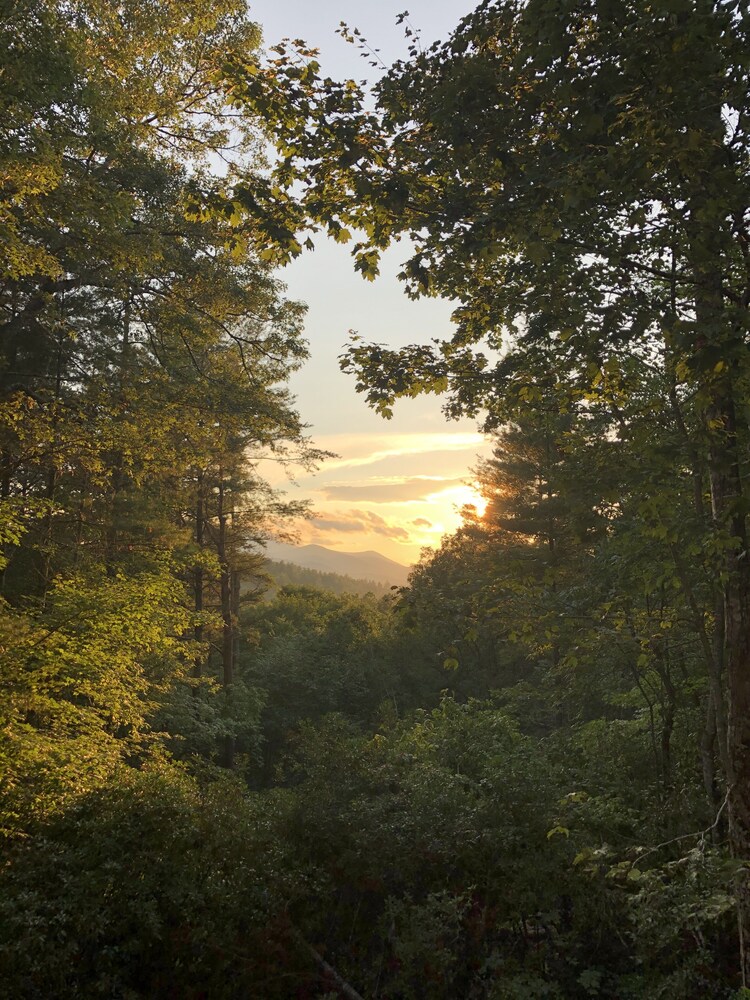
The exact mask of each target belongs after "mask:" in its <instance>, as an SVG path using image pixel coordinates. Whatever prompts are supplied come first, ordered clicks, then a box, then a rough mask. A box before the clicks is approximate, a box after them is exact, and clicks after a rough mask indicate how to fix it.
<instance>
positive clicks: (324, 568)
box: [266, 541, 409, 587]
mask: <svg viewBox="0 0 750 1000" xmlns="http://www.w3.org/2000/svg"><path fill="white" fill-rule="evenodd" d="M266 556H267V557H268V558H269V559H271V560H273V561H275V562H289V563H294V565H295V566H302V567H304V568H305V569H314V570H317V571H318V572H320V573H335V574H337V575H338V576H348V577H351V578H352V579H354V580H374V581H375V582H376V583H381V584H386V585H387V586H389V587H390V586H396V587H403V586H404V585H405V584H406V581H407V579H408V576H409V567H408V566H402V565H401V563H397V562H395V560H393V559H388V558H386V556H381V555H380V553H379V552H372V551H368V552H335V551H334V550H333V549H327V548H325V547H324V546H322V545H288V544H287V543H285V542H274V541H272V542H268V544H267V545H266Z"/></svg>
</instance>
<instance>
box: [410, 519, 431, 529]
mask: <svg viewBox="0 0 750 1000" xmlns="http://www.w3.org/2000/svg"><path fill="white" fill-rule="evenodd" d="M411 523H412V524H413V525H414V527H415V528H431V527H432V521H428V520H427V518H426V517H418V518H416V519H415V520H414V521H412V522H411Z"/></svg>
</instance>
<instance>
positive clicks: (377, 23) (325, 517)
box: [251, 0, 490, 564]
mask: <svg viewBox="0 0 750 1000" xmlns="http://www.w3.org/2000/svg"><path fill="white" fill-rule="evenodd" d="M473 7H474V4H473V3H472V2H471V0H429V2H428V0H418V2H411V3H409V10H410V12H411V14H410V21H411V23H412V24H413V26H414V27H415V28H421V32H422V41H423V44H425V45H427V44H429V43H431V42H432V41H434V40H435V39H437V38H444V37H445V36H446V35H447V34H448V33H449V32H450V30H451V28H452V27H454V26H455V25H456V24H457V23H458V21H459V20H460V18H461V17H462V16H463V15H465V14H466V13H468V12H469V11H470V10H472V9H473ZM403 9H404V0H395V2H391V0H378V2H374V0H373V2H369V0H367V2H365V0H359V2H357V0H349V2H342V0H316V2H315V3H312V4H311V3H309V2H302V0H276V2H272V0H261V2H258V3H256V4H254V5H253V6H252V7H251V13H252V15H253V16H254V17H255V18H256V19H257V20H258V22H259V23H260V24H261V25H262V27H263V32H264V38H265V42H266V44H267V45H272V44H274V42H277V41H279V40H281V39H282V38H283V37H285V36H289V37H293V38H304V39H305V40H306V41H307V42H308V43H309V44H311V45H314V46H316V47H318V48H319V49H320V61H321V64H322V66H323V70H324V72H325V73H326V74H328V75H331V76H338V77H348V76H353V77H356V78H357V79H362V78H364V77H366V76H368V75H371V74H373V73H374V71H373V70H372V69H371V68H370V67H369V66H368V65H367V63H366V62H365V61H363V60H362V59H361V58H360V57H359V56H358V54H357V52H356V50H355V49H354V48H353V47H352V46H350V45H348V44H346V43H345V42H344V41H343V40H342V39H340V38H339V37H338V36H337V35H336V28H337V27H338V25H339V23H340V22H341V21H342V20H344V21H346V22H347V23H348V24H349V25H350V26H351V27H359V28H360V30H361V31H362V33H363V34H364V35H365V36H366V37H367V39H368V41H369V42H370V43H371V44H372V45H373V46H377V47H378V48H380V49H381V55H382V58H383V61H384V62H385V63H390V62H392V61H394V60H395V59H397V58H399V57H400V56H404V55H405V54H406V42H405V40H404V38H403V29H402V28H398V27H396V17H397V15H398V14H399V13H400V12H401V11H403ZM405 256H406V249H405V248H399V247H395V248H393V249H392V250H390V251H389V252H388V254H387V255H386V257H385V259H384V261H383V264H382V266H381V277H380V278H379V279H377V280H376V281H375V282H372V283H369V282H366V281H364V280H363V279H362V278H361V277H360V276H359V275H358V274H355V273H354V270H353V267H352V262H351V258H350V256H349V252H348V250H347V248H346V247H342V246H339V245H337V244H334V243H333V242H331V241H328V240H326V239H323V238H318V239H317V240H316V249H315V251H314V252H312V253H305V254H304V255H303V256H302V257H301V258H299V259H298V260H297V261H295V262H294V263H293V264H291V265H290V266H289V267H288V268H286V269H285V270H284V271H283V272H282V273H281V274H280V277H281V279H282V280H283V281H285V282H286V284H287V287H288V295H289V296H290V297H291V298H294V299H299V300H301V301H303V302H305V303H307V305H308V314H307V321H306V324H305V328H306V336H307V338H308V340H309V342H310V349H311V354H312V358H311V360H310V361H309V362H308V363H307V365H306V366H305V368H304V370H303V371H302V372H300V373H298V374H297V375H296V376H295V377H294V378H293V380H292V389H293V391H294V393H295V394H296V396H297V400H298V406H299V410H300V413H301V415H302V417H303V419H304V420H305V422H306V423H308V424H309V425H310V434H311V436H312V438H313V440H314V443H315V444H316V445H317V446H318V447H320V448H324V449H326V450H329V451H333V452H335V453H336V454H337V455H338V456H339V457H338V458H337V459H331V460H329V461H328V462H326V463H325V464H324V465H323V466H322V468H321V469H320V471H319V472H318V473H317V474H316V475H315V476H310V475H307V474H303V473H299V474H298V478H297V480H296V482H295V483H294V484H290V483H288V482H287V480H286V477H285V474H284V472H283V470H280V469H273V470H271V469H270V467H268V468H264V469H263V473H264V475H266V476H267V478H268V479H269V480H270V481H271V482H272V483H273V484H274V485H276V486H279V487H284V488H286V489H287V490H288V491H289V493H290V495H291V496H293V497H295V498H298V497H309V498H310V499H312V501H313V503H314V507H315V517H314V518H313V519H312V520H311V521H309V522H303V523H301V524H300V525H299V526H298V527H299V534H300V541H301V542H302V543H307V542H316V543H318V544H320V545H325V546H327V547H329V548H333V549H338V550H342V551H349V552H354V551H363V550H366V549H374V550H375V551H377V552H381V553H382V554H383V555H386V556H388V557H389V558H391V559H395V560H396V561H397V562H400V563H404V564H410V563H412V562H414V561H416V559H417V558H418V557H419V552H420V550H421V548H422V547H423V546H425V545H435V544H437V543H439V541H440V537H441V535H442V534H443V533H445V532H449V531H452V530H454V529H455V528H456V527H457V526H458V524H459V522H460V517H459V514H458V509H459V508H460V507H461V506H462V505H463V504H465V503H472V502H474V503H476V502H478V497H477V496H476V494H475V493H474V491H473V489H472V488H471V486H470V485H468V484H470V483H471V480H472V475H471V471H470V470H471V467H472V466H474V465H475V464H476V461H477V457H478V456H486V455H488V454H489V450H490V449H489V446H488V445H487V443H486V441H485V439H484V438H483V436H482V435H481V434H479V433H477V428H476V423H475V422H474V421H471V420H466V421H462V422H460V423H456V422H450V423H448V422H447V421H446V420H445V418H444V417H443V415H442V413H441V408H440V407H441V402H440V400H439V399H438V398H436V397H434V396H429V397H423V398H421V399H417V400H403V401H400V402H399V403H397V405H396V409H395V414H394V417H393V419H392V420H390V421H385V420H383V419H382V418H381V417H378V416H376V415H375V414H374V413H372V412H371V411H369V410H368V408H367V406H366V404H365V402H364V399H363V398H362V397H361V396H358V395H357V393H356V392H355V389H354V380H353V379H352V378H351V377H350V376H346V375H343V374H342V373H341V372H340V371H339V369H338V363H337V358H338V356H339V354H341V352H342V349H343V348H344V346H345V345H346V342H347V339H348V335H349V331H350V330H355V331H356V332H357V333H359V334H360V335H361V336H362V337H364V339H365V340H367V341H371V340H372V341H379V342H381V343H388V344H390V345H392V346H396V345H402V344H408V343H415V342H422V341H427V340H429V339H430V338H432V337H441V336H445V335H447V334H448V333H449V332H450V329H451V322H450V313H451V305H450V303H448V302H444V301H439V300H434V299H433V300H427V301H421V302H412V301H410V300H409V299H407V298H406V296H405V295H404V293H403V291H402V288H401V285H400V283H399V282H398V280H397V278H396V275H397V273H398V271H399V270H400V264H401V262H402V260H403V259H404V257H405Z"/></svg>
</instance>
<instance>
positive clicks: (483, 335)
mask: <svg viewBox="0 0 750 1000" xmlns="http://www.w3.org/2000/svg"><path fill="white" fill-rule="evenodd" d="M749 34H750V12H749V11H748V9H747V5H746V4H745V3H743V2H727V3H719V2H714V0H669V2H664V3H660V4H657V5H654V4H651V3H646V2H643V0H628V2H626V3H618V4H614V3H601V2H593V0H591V2H588V3H584V4H581V3H572V2H568V0H563V2H558V0H555V2H552V0H530V2H528V3H526V2H516V0H489V2H485V3H483V4H481V5H480V6H479V8H478V9H477V10H476V11H475V12H474V13H473V14H471V15H469V16H468V17H466V18H465V19H464V20H463V21H462V22H461V24H460V25H459V27H458V28H457V29H456V31H455V32H454V34H453V36H452V37H451V38H450V39H449V40H448V41H447V42H446V43H442V44H436V45H435V46H433V47H431V48H430V49H428V50H427V51H426V52H419V51H418V50H417V48H414V49H413V50H412V54H411V58H410V60H409V61H408V62H400V63H397V64H396V65H395V66H393V67H392V68H391V70H390V71H389V72H388V73H387V74H386V75H385V76H384V77H383V79H382V80H381V81H380V83H379V84H378V85H377V88H376V97H377V107H376V109H375V110H374V111H369V110H367V109H366V108H365V106H364V104H363V99H362V94H361V91H360V90H359V89H358V88H357V86H356V85H353V84H343V85H340V86H339V85H332V84H331V83H330V81H328V80H325V79H322V78H321V77H320V76H319V75H318V72H317V67H316V66H315V65H314V64H309V63H308V65H307V69H306V74H307V75H305V73H303V72H301V71H300V69H299V65H298V59H299V56H297V55H289V54H288V53H287V54H285V53H281V54H280V59H279V60H277V61H276V64H275V65H273V66H271V67H270V68H268V69H266V70H265V71H260V72H253V73H250V74H247V73H246V74H244V75H243V74H242V72H241V68H237V72H236V79H237V84H236V93H237V94H238V95H240V96H241V97H242V98H243V99H244V100H246V101H247V102H248V104H249V105H250V106H252V107H256V108H259V109H262V111H263V113H265V114H267V115H268V116H269V117H271V118H273V125H274V127H275V128H276V130H277V135H278V136H279V137H280V144H279V148H280V151H281V161H280V163H279V166H278V168H277V176H278V177H279V178H280V179H281V180H282V181H289V180H291V179H294V180H296V181H298V182H300V181H301V183H302V184H303V188H302V192H301V195H300V197H301V200H302V202H303V204H304V205H305V206H306V208H307V209H308V211H309V212H310V213H311V215H312V216H313V217H314V218H316V219H318V220H321V221H322V222H323V224H324V225H326V226H327V227H328V229H329V231H331V232H333V233H334V234H336V233H339V234H341V232H342V230H344V229H346V228H347V227H351V228H354V227H356V228H358V229H359V230H361V231H362V232H363V234H364V235H363V237H362V239H361V240H360V241H359V242H358V243H357V244H356V245H355V249H354V253H355V258H356V261H355V266H357V267H358V268H359V269H360V270H362V271H363V273H364V274H365V275H366V276H367V275H372V274H373V273H375V272H376V269H377V259H378V256H379V252H380V251H381V249H382V248H383V247H384V246H386V245H387V244H388V243H389V242H390V241H391V240H392V239H394V238H395V237H396V236H398V235H401V234H406V235H408V236H409V237H410V239H411V240H412V242H413V253H412V255H411V257H410V258H409V260H407V262H406V264H405V265H404V270H403V277H404V280H405V282H406V286H407V291H408V292H409V294H412V295H415V296H419V295H424V294H441V295H444V296H446V297H448V298H451V299H453V300H457V301H458V305H457V308H456V310H455V313H454V316H455V319H456V321H457V332H456V334H455V336H454V337H453V338H452V339H451V340H450V341H447V342H444V343H439V344H436V345H430V346H419V345H417V346H413V347H411V348H407V349H405V350H403V351H400V352H396V351H389V350H388V349H386V348H384V347H382V346H379V345H375V346H367V345H361V344H355V345H354V346H353V347H352V349H351V350H350V352H349V354H348V360H347V365H348V367H349V368H350V369H351V370H353V371H354V372H356V374H357V375H358V378H359V386H360V388H361V389H362V390H363V391H366V392H367V393H368V399H369V401H370V402H371V403H372V404H374V405H375V406H377V407H378V408H379V409H380V410H381V412H383V413H385V414H386V415H387V414H388V412H389V408H390V405H391V403H392V400H393V399H394V398H396V397H398V396H400V395H405V394H413V393H415V392H418V391H439V392H443V391H447V392H448V403H447V410H448V412H449V413H451V414H458V413H466V412H474V411H475V410H476V409H477V408H479V407H480V406H481V404H483V403H487V402H489V403H490V404H495V403H498V402H500V408H499V412H500V413H504V414H508V413H509V412H512V404H514V403H517V404H518V406H519V407H520V408H523V406H524V405H527V404H528V403H529V402H531V401H530V400H529V398H528V394H526V395H524V390H523V382H524V378H523V373H525V372H529V371H530V368H529V364H528V360H533V358H534V356H535V353H537V354H538V348H539V345H542V346H543V347H544V349H545V350H547V351H548V352H549V353H550V355H551V356H552V357H553V358H554V364H555V367H556V369H559V370H564V371H566V372H569V373H571V374H572V375H573V376H574V377H575V379H576V381H577V382H578V385H579V387H580V388H581V389H582V390H583V391H587V392H591V393H593V394H594V395H596V396H597V397H598V398H601V399H602V400H603V401H605V402H606V403H607V404H608V405H609V407H610V410H611V412H612V414H613V420H614V423H615V425H616V420H617V403H618V392H617V391H612V389H611V386H608V385H607V378H606V377H605V376H606V375H607V373H608V372H609V371H610V370H611V369H612V368H613V366H616V365H617V363H618V360H619V359H620V358H621V357H623V356H624V357H626V358H633V357H636V356H640V357H646V358H647V357H649V356H653V355H658V356H660V357H661V358H662V359H663V360H664V363H665V365H666V367H667V369H668V371H669V372H670V374H671V378H672V385H673V394H674V398H676V399H677V401H678V403H679V404H680V405H683V404H684V402H685V401H686V400H687V399H688V398H692V399H693V400H694V401H695V405H696V407H697V412H698V413H699V416H700V421H699V423H698V424H697V426H695V427H694V429H693V431H692V433H691V437H690V442H689V443H690V446H691V449H692V451H693V453H694V455H695V456H696V457H697V458H698V463H697V464H696V465H695V466H694V468H695V469H696V471H698V470H699V469H700V468H704V469H705V470H706V473H707V478H708V480H709V484H710V494H711V508H712V525H711V528H710V534H711V536H712V537H718V538H719V539H720V540H721V541H720V547H721V548H722V551H723V556H722V559H723V562H722V566H721V570H720V579H721V585H722V589H723V608H722V614H721V615H720V616H717V622H718V625H717V627H718V628H720V629H721V630H722V635H723V641H722V642H721V644H720V646H721V649H722V652H723V656H724V658H725V663H726V676H727V690H728V707H727V752H726V762H727V768H728V774H727V781H728V789H729V801H730V828H731V833H730V835H731V842H732V848H733V851H734V853H735V855H736V856H737V857H738V858H740V859H748V858H750V791H749V790H750V624H749V623H750V563H749V562H748V560H747V558H746V557H745V553H746V552H747V531H746V523H745V520H746V513H747V496H746V486H745V469H744V461H743V454H744V450H743V449H744V442H745V441H746V440H747V430H746V421H745V404H746V391H745V390H746V384H747V350H746V345H745V331H746V329H747V324H748V305H749V304H750V285H749V284H748V276H747V259H748V245H749V237H748V204H749V200H750V199H749V198H748V158H749V154H750V133H748V131H747V123H746V110H745V109H746V107H747V98H748V95H747V80H748V58H749V57H748V52H750V45H749V44H748V42H749V40H750V39H749V38H748V35H749ZM677 80H679V81H680V85H679V86H677V85H676V81H677ZM279 81H280V83H281V87H279V86H278V85H279ZM279 92H281V93H282V94H284V95H286V97H287V104H286V105H285V109H286V110H285V114H283V115H279V114H275V117H274V113H275V111H276V110H277V107H278V104H276V105H275V104H274V101H273V99H272V98H273V95H275V94H277V93H279ZM290 104H291V106H292V109H293V111H296V114H294V113H291V112H289V110H288V107H289V105H290ZM300 123H304V127H303V128H300ZM503 331H515V340H514V341H513V342H512V346H511V348H510V354H509V356H506V357H504V358H502V359H501V360H500V361H499V362H497V363H495V362H493V361H491V360H490V359H489V358H488V356H486V355H484V354H482V353H480V352H477V351H476V348H475V345H476V344H478V343H479V342H480V341H482V340H485V339H486V344H487V345H488V346H489V347H490V348H491V349H492V348H497V347H498V346H499V344H500V342H501V340H502V333H503ZM519 373H520V375H521V378H520V379H519V377H518V376H519ZM519 383H520V385H519ZM514 385H515V388H516V389H517V390H518V391H517V392H516V393H514V392H513V388H514ZM509 389H510V392H508V390H509ZM508 397H509V398H508ZM719 619H722V620H719ZM738 898H739V902H740V911H741V928H742V933H741V939H742V951H743V959H742V966H743V982H744V983H745V984H746V985H747V984H748V983H750V881H748V879H747V877H746V876H743V877H742V878H741V879H740V883H739V885H738Z"/></svg>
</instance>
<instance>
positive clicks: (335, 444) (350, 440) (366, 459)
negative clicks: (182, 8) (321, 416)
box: [317, 432, 487, 470]
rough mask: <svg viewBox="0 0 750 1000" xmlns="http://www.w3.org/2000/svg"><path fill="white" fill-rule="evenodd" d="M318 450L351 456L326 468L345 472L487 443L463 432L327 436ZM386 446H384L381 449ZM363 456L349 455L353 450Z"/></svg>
mask: <svg viewBox="0 0 750 1000" xmlns="http://www.w3.org/2000/svg"><path fill="white" fill-rule="evenodd" d="M317 443H318V444H319V446H320V447H324V448H330V450H331V451H334V452H339V453H341V454H346V453H347V452H348V453H349V455H350V456H351V457H345V458H340V459H334V460H333V461H331V462H327V463H326V466H325V468H326V469H328V470H332V469H345V468H355V467H357V466H362V465H373V464H375V463H377V462H382V461H383V460H384V459H392V458H399V457H401V456H403V455H421V454H434V453H435V452H455V451H458V452H461V451H466V450H468V449H481V448H482V447H483V446H484V445H486V443H487V438H486V437H485V435H483V434H478V433H474V434H471V433H465V432H453V433H451V432H443V433H432V434H400V435H399V434H397V435H392V436H390V437H388V438H384V437H383V436H382V435H377V436H376V435H355V436H349V435H340V434H337V435H330V436H328V437H326V436H324V437H323V438H322V439H321V440H319V441H318V442H317ZM384 445H385V447H383V446H384ZM355 449H356V450H360V451H362V452H364V454H360V455H352V454H351V453H352V451H353V450H355Z"/></svg>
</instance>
